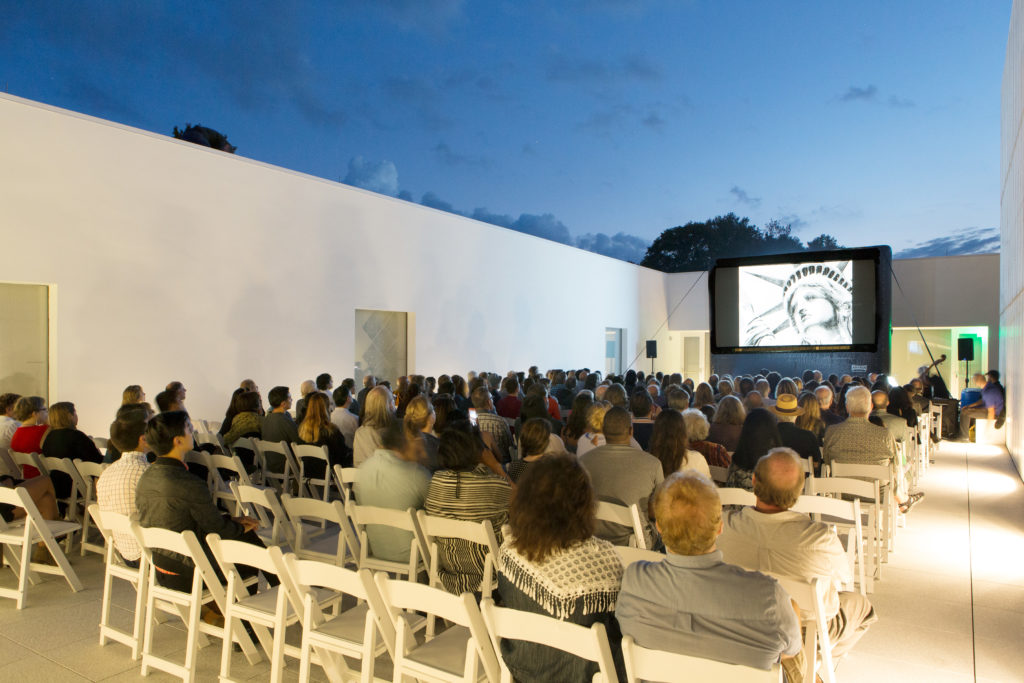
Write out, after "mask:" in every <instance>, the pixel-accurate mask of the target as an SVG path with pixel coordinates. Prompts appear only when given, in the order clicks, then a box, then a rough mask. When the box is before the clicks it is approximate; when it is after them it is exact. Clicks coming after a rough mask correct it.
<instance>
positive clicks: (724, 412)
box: [713, 394, 747, 425]
mask: <svg viewBox="0 0 1024 683" xmlns="http://www.w3.org/2000/svg"><path fill="white" fill-rule="evenodd" d="M745 419H747V411H746V409H745V408H744V407H743V403H742V402H741V401H740V400H739V399H738V398H736V397H735V396H733V395H732V394H729V395H728V396H723V397H722V398H721V400H719V401H718V407H717V408H715V419H714V420H713V422H714V423H715V424H725V425H741V424H743V421H744V420H745Z"/></svg>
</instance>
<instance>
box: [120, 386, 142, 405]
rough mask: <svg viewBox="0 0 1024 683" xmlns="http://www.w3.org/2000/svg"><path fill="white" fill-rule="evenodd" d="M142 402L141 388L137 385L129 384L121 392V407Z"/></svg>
mask: <svg viewBox="0 0 1024 683" xmlns="http://www.w3.org/2000/svg"><path fill="white" fill-rule="evenodd" d="M141 401H142V387H140V386H139V385H138V384H129V385H128V386H126V387H125V388H124V391H123V392H121V405H123V406H127V405H131V404H132V403H140V402H141Z"/></svg>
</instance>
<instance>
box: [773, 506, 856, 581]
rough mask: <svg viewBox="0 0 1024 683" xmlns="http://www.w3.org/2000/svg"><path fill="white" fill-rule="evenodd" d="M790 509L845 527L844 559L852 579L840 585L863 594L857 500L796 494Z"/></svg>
mask: <svg viewBox="0 0 1024 683" xmlns="http://www.w3.org/2000/svg"><path fill="white" fill-rule="evenodd" d="M791 509H792V510H793V511H794V512H802V513H804V514H806V515H812V516H813V517H814V518H815V519H816V520H818V521H822V522H825V523H826V524H830V525H832V526H833V527H834V526H836V525H837V524H838V523H841V524H843V525H845V526H846V528H847V529H849V532H848V533H847V534H846V546H845V550H846V559H847V562H848V564H849V566H850V573H851V575H852V576H853V577H854V579H855V580H856V582H857V583H856V586H854V585H853V584H850V585H846V586H843V590H848V591H853V590H859V591H860V594H861V595H866V594H867V589H868V586H867V583H866V577H867V576H868V571H867V566H866V560H865V554H866V553H865V552H864V528H863V524H862V523H863V518H862V513H861V508H860V501H859V500H856V499H854V500H839V499H836V498H826V497H824V496H800V497H799V498H798V499H797V501H796V504H795V505H793V507H792V508H791Z"/></svg>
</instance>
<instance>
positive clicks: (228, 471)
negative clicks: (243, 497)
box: [206, 453, 252, 515]
mask: <svg viewBox="0 0 1024 683" xmlns="http://www.w3.org/2000/svg"><path fill="white" fill-rule="evenodd" d="M206 466H207V468H209V480H210V482H211V488H212V491H211V495H212V496H213V502H214V503H221V504H223V506H224V509H226V510H227V511H228V512H229V513H231V514H232V515H237V514H238V510H239V504H238V499H237V498H235V494H234V492H233V491H232V490H231V486H230V482H232V481H237V482H238V483H239V484H241V485H242V486H252V480H250V479H249V474H248V473H247V472H246V471H245V465H243V464H242V460H241V459H240V458H239V457H238V456H237V455H219V454H217V453H207V454H206ZM225 476H226V477H227V478H226V479H225Z"/></svg>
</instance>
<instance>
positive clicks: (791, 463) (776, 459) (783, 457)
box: [758, 448, 804, 488]
mask: <svg viewBox="0 0 1024 683" xmlns="http://www.w3.org/2000/svg"><path fill="white" fill-rule="evenodd" d="M761 460H763V461H764V464H765V469H764V474H763V475H762V476H763V477H765V478H767V480H768V481H769V482H770V483H772V484H773V485H774V486H776V487H777V488H790V487H792V486H795V485H796V482H797V480H798V479H800V478H801V475H803V472H804V469H803V466H802V465H801V464H800V461H799V460H798V459H797V456H796V454H795V453H794V452H793V451H791V450H790V449H788V448H779V449H773V450H772V451H771V452H769V453H768V455H765V456H763V457H762V458H761ZM758 464H760V463H758ZM802 483H803V482H801V484H802Z"/></svg>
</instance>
